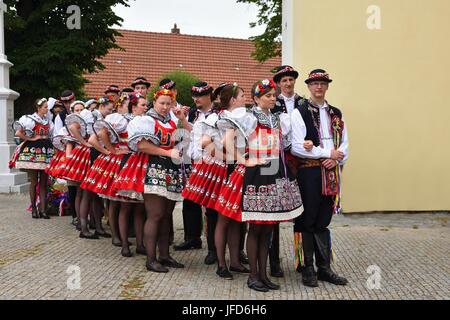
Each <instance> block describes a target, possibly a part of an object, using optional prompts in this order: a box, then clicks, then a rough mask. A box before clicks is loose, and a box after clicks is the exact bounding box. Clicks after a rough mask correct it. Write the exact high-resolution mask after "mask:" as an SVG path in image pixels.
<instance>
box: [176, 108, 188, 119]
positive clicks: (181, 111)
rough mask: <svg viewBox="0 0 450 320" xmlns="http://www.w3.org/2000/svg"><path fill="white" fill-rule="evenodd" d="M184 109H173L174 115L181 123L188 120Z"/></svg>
mask: <svg viewBox="0 0 450 320" xmlns="http://www.w3.org/2000/svg"><path fill="white" fill-rule="evenodd" d="M183 108H184V107H181V108H180V107H176V108H174V109H173V113H174V114H175V117H177V118H178V119H180V120H181V121H183V120H185V119H186V113H185V112H184V109H183Z"/></svg>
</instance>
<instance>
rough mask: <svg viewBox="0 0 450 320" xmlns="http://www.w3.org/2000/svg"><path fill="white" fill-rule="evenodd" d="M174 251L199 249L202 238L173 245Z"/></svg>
mask: <svg viewBox="0 0 450 320" xmlns="http://www.w3.org/2000/svg"><path fill="white" fill-rule="evenodd" d="M173 248H174V249H175V251H185V250H190V249H201V248H202V240H200V239H192V240H188V241H185V242H183V243H181V244H179V245H175V246H173Z"/></svg>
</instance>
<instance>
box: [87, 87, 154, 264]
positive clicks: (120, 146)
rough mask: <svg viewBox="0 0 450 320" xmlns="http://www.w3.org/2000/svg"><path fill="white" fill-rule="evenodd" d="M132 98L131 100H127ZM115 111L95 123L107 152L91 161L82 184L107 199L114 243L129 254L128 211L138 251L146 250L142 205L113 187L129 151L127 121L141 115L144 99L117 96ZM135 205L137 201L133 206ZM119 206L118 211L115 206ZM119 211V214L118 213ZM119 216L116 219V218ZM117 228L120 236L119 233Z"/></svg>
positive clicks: (144, 107) (124, 253)
mask: <svg viewBox="0 0 450 320" xmlns="http://www.w3.org/2000/svg"><path fill="white" fill-rule="evenodd" d="M130 98H131V101H130ZM119 101H120V104H119V106H118V108H117V113H114V114H111V115H109V116H107V117H106V118H105V120H98V121H96V122H95V123H94V131H95V132H96V134H97V136H98V137H99V138H100V140H101V141H102V142H103V143H104V145H105V148H106V149H107V150H108V153H105V154H102V155H100V156H99V157H98V158H97V159H96V160H95V162H94V164H93V167H92V169H91V170H90V171H89V173H88V176H87V177H86V179H85V180H84V182H83V184H82V185H81V187H82V188H83V187H85V188H86V189H88V190H89V191H92V192H94V193H97V194H99V196H100V197H102V198H104V199H108V200H110V203H109V209H108V213H109V221H110V227H111V233H112V236H113V245H116V243H117V242H118V243H119V246H122V252H121V254H122V256H124V257H131V256H132V254H131V252H130V248H129V243H128V220H129V216H128V215H129V212H130V211H132V212H133V213H134V214H135V217H134V218H135V219H134V222H135V228H136V242H137V249H136V251H137V253H140V254H145V248H144V245H143V225H144V211H145V210H144V206H143V204H142V203H137V201H133V200H131V199H127V198H125V197H121V196H119V195H117V193H116V192H115V189H114V188H113V183H114V179H115V178H116V176H117V175H118V174H119V172H120V170H121V163H123V162H124V161H125V160H126V159H127V158H128V155H129V153H130V150H129V148H128V132H127V125H128V123H129V121H130V120H132V119H133V118H134V117H135V116H140V115H143V114H144V113H145V112H146V111H147V101H146V99H145V98H144V97H142V96H140V95H133V96H131V97H128V96H124V97H121V98H120V100H119ZM134 205H136V206H135V207H134ZM119 209H120V213H119V212H118V210H119ZM117 213H119V215H117ZM117 220H118V221H117ZM119 232H120V238H119V237H118V236H119Z"/></svg>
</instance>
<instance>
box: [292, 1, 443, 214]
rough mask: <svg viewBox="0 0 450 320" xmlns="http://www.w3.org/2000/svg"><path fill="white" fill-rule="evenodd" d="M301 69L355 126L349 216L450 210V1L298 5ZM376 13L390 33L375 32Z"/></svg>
mask: <svg viewBox="0 0 450 320" xmlns="http://www.w3.org/2000/svg"><path fill="white" fill-rule="evenodd" d="M291 3H292V10H293V21H292V27H293V29H292V32H293V45H292V50H293V53H292V57H293V65H294V66H295V68H296V69H297V70H299V71H300V78H299V81H297V86H296V90H297V92H299V93H300V94H302V95H308V94H309V91H308V90H307V87H306V85H305V84H304V82H303V80H304V79H305V77H306V75H307V73H308V72H309V71H310V70H312V69H314V68H324V69H326V70H327V71H328V72H329V73H330V76H331V78H332V79H333V80H334V82H333V83H331V84H330V89H329V91H328V95H327V100H328V101H329V102H330V103H331V104H332V105H335V106H337V107H339V108H340V109H341V110H342V111H343V114H344V118H345V120H346V123H347V128H348V132H349V140H350V159H349V161H348V164H347V165H346V167H345V169H344V176H343V198H342V201H343V209H344V211H345V212H363V211H390V210H395V211H397V210H407V211H410V210H411V211H420V210H427V211H428V210H430V211H434V210H450V99H449V97H450V16H449V14H450V1H449V0H339V1H336V0H320V1H317V0H293V1H292V2H291ZM370 5H377V6H379V8H380V10H381V11H380V13H381V29H380V30H369V28H368V27H367V23H366V22H367V20H368V19H369V17H370V16H371V15H370V14H368V13H367V9H368V7H369V6H370Z"/></svg>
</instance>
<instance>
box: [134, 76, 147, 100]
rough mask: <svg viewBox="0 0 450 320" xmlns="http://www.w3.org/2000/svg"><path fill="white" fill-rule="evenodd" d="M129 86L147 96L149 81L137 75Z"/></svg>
mask: <svg viewBox="0 0 450 320" xmlns="http://www.w3.org/2000/svg"><path fill="white" fill-rule="evenodd" d="M131 87H132V88H133V89H134V91H135V92H136V93H139V94H140V95H142V96H144V97H146V98H147V96H148V93H149V90H150V87H151V83H150V82H148V81H147V79H146V78H144V77H137V78H136V79H135V80H134V81H133V82H132V83H131Z"/></svg>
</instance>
